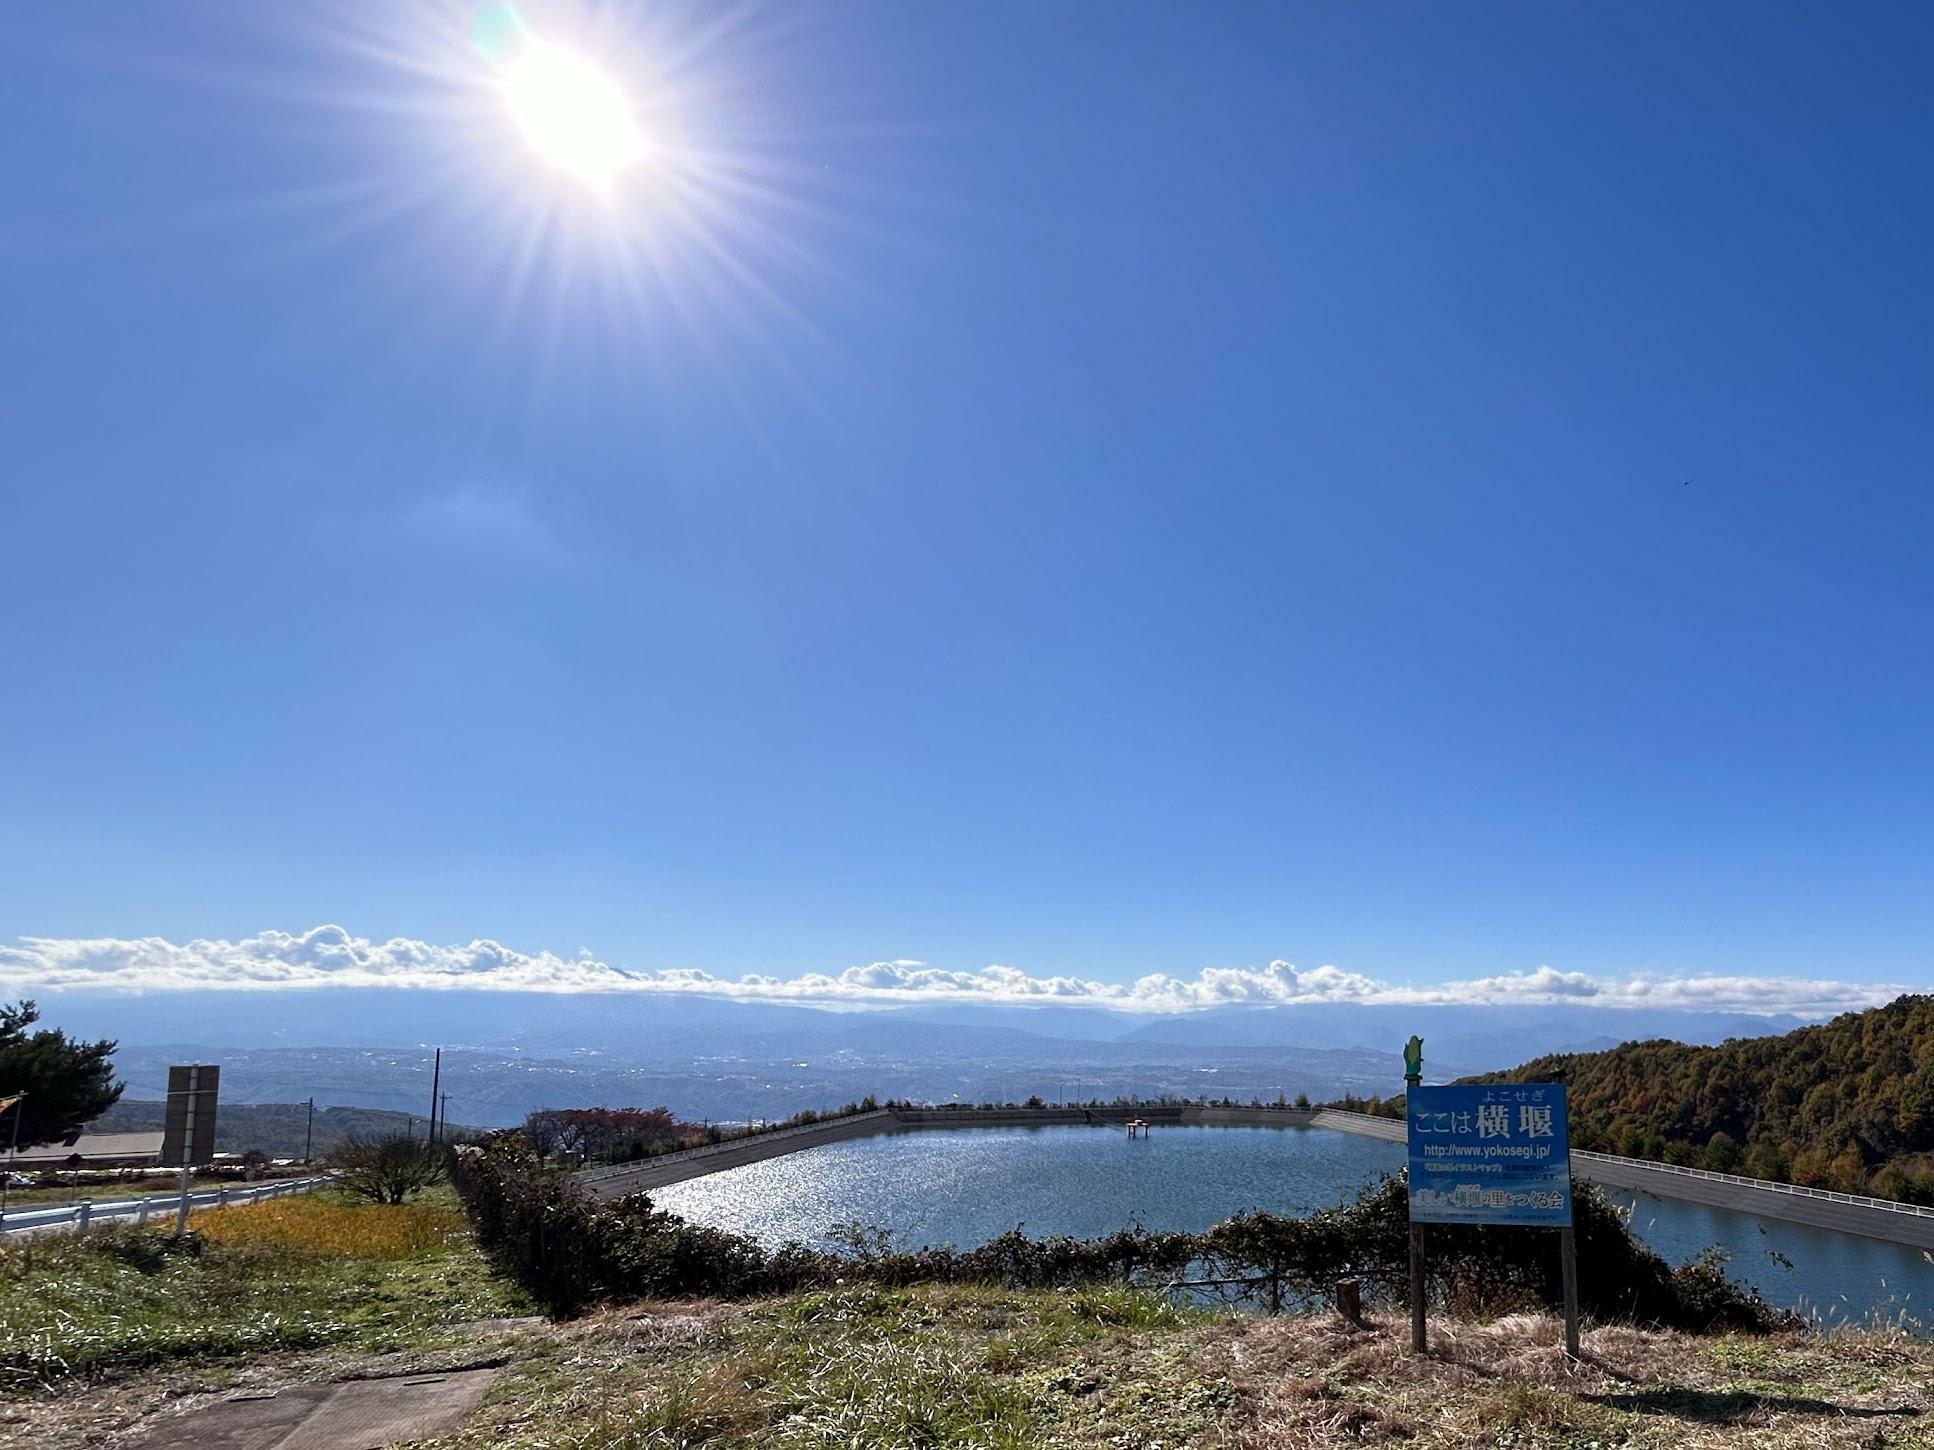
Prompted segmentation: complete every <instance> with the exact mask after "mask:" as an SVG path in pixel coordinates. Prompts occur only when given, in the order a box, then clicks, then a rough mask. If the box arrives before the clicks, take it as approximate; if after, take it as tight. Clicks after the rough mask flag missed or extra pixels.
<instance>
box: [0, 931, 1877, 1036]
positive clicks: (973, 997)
mask: <svg viewBox="0 0 1934 1450" xmlns="http://www.w3.org/2000/svg"><path fill="white" fill-rule="evenodd" d="M325 987H341V988H362V989H368V988H373V987H391V988H410V989H416V990H423V989H431V990H458V991H498V992H557V993H598V992H609V993H680V994H690V995H700V996H710V997H727V998H740V999H749V1000H759V1001H768V1002H792V1003H802V1004H814V1003H819V1004H855V1005H868V1004H871V1005H890V1004H896V1003H909V1002H981V1003H989V1004H1013V1005H1034V1006H1043V1005H1058V1006H1077V1007H1102V1008H1109V1009H1113V1010H1116V1011H1124V1012H1191V1011H1200V1010H1203V1009H1206V1008H1211V1007H1229V1006H1245V1005H1247V1006H1281V1005H1291V1004H1295V1003H1345V1002H1347V1003H1356V1004H1361V1005H1384V1004H1388V1005H1480V1004H1486V1003H1489V1004H1527V1005H1534V1004H1541V1003H1555V1002H1565V1003H1570V1004H1573V1005H1597V1006H1603V1007H1610V1008H1619V1007H1654V1008H1683V1009H1694V1010H1707V1011H1734V1012H1760V1013H1770V1012H1792V1013H1795V1014H1798V1015H1801V1016H1825V1015H1830V1014H1832V1013H1835V1012H1844V1011H1852V1010H1855V1009H1858V1008H1862V1007H1871V1006H1875V1005H1877V1004H1879V1003H1882V1002H1886V1001H1889V1000H1891V999H1892V998H1894V997H1897V996H1899V995H1900V994H1901V993H1902V992H1903V991H1906V990H1907V989H1906V988H1904V987H1900V986H1895V985H1889V984H1885V983H1862V982H1842V981H1831V980H1818V979H1811V978H1802V977H1745V976H1660V975H1648V974H1634V975H1630V976H1622V977H1610V976H1592V975H1588V974H1586V973H1583V972H1561V971H1558V970H1556V969H1554V968H1552V967H1538V968H1536V969H1535V970H1532V971H1525V972H1513V973H1506V974H1502V975H1499V976H1491V977H1477V978H1472V979H1468V980H1465V981H1459V982H1437V983H1431V984H1429V985H1425V986H1411V985H1406V984H1399V983H1392V982H1386V981H1379V980H1377V979H1375V978H1371V977H1367V976H1363V975H1360V974H1358V973H1355V972H1348V971H1343V970H1341V969H1340V968H1337V967H1333V966H1322V967H1313V968H1310V969H1309V970H1302V969H1300V968H1297V967H1295V966H1292V965H1291V964H1290V963H1288V962H1281V961H1277V962H1271V963H1270V964H1269V965H1268V966H1267V967H1204V968H1203V969H1202V970H1200V971H1199V972H1197V973H1196V974H1195V975H1194V976H1192V977H1176V976H1170V975H1168V974H1166V973H1155V974H1153V975H1150V976H1145V977H1141V978H1138V979H1137V980H1135V981H1134V982H1130V983H1127V984H1122V983H1116V982H1100V981H1091V980H1088V979H1085V978H1081V977H1070V976H1052V977H1037V976H1032V975H1030V974H1028V973H1026V972H1023V971H1021V970H1019V969H1017V968H1014V967H1004V966H989V967H982V968H980V969H979V970H976V971H952V970H948V969H945V968H939V967H931V966H928V965H926V964H925V963H923V962H912V961H890V962H875V963H873V964H871V965H869V966H857V967H848V968H846V969H845V970H844V971H842V972H838V973H833V974H826V973H818V972H808V973H805V974H802V975H800V976H795V977H775V976H767V975H764V974H761V973H748V974H746V975H744V976H740V977H719V976H714V975H712V974H711V973H708V972H702V971H696V970H692V969H682V968H679V969H670V970H659V971H628V970H626V969H624V968H622V967H615V966H612V965H610V964H609V963H606V962H602V961H599V960H597V959H596V958H594V957H593V956H591V955H590V954H589V953H588V952H585V953H580V954H579V955H577V956H575V957H563V956H558V955H556V954H554V953H552V952H535V953H530V952H520V951H516V950H514V949H512V948H510V947H506V946H504V945H502V944H500V943H498V942H494V941H473V942H471V943H469V944H468V945H467V946H437V945H434V944H432V943H429V942H422V941H413V940H410V939H409V938H406V937H392V938H391V939H389V940H388V941H374V940H372V939H370V938H368V937H359V936H353V935H351V934H350V933H349V932H347V931H345V930H344V929H343V928H342V927H339V926H318V927H315V928H313V929H312V930H310V931H306V932H302V933H299V934H292V933H289V932H281V931H265V932H262V933H260V934H259V935H256V936H251V937H244V938H243V939H241V940H240V941H224V940H196V941H189V942H182V943H175V942H171V941H168V940H166V939H164V938H161V937H139V938H128V939H118V938H51V937H23V938H21V940H20V944H19V945H18V946H0V994H9V995H21V994H25V993H32V992H70V991H71V992H91V993H102V992H115V993H127V992H183V991H216V990H220V991H238V990H255V991H279V990H300V989H312V988H325Z"/></svg>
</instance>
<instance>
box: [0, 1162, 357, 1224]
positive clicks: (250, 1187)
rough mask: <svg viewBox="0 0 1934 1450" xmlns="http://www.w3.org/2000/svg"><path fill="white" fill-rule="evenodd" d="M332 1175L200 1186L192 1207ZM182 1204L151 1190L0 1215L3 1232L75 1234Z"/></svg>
mask: <svg viewBox="0 0 1934 1450" xmlns="http://www.w3.org/2000/svg"><path fill="white" fill-rule="evenodd" d="M330 1177H331V1175H330V1174H327V1173H318V1174H316V1175H314V1176H313V1177H310V1178H282V1179H278V1180H276V1181H275V1182H273V1183H248V1184H237V1185H236V1186H234V1187H233V1188H202V1189H196V1190H195V1191H194V1192H192V1193H190V1194H189V1195H188V1206H189V1207H190V1208H191V1209H203V1208H228V1207H231V1206H234V1205H239V1204H244V1203H259V1202H260V1201H261V1200H263V1199H265V1198H281V1197H283V1196H285V1195H287V1194H291V1193H307V1192H308V1191H309V1190H310V1189H312V1188H320V1187H321V1186H322V1185H323V1184H325V1183H327V1182H329V1180H330ZM180 1206H181V1195H180V1194H179V1193H150V1194H146V1195H143V1196H142V1197H139V1198H91V1199H90V1198H82V1199H77V1200H75V1201H74V1202H73V1203H62V1204H57V1205H54V1206H51V1207H40V1208H16V1209H9V1210H8V1211H7V1212H6V1214H5V1215H4V1216H0V1234H10V1233H25V1232H27V1231H28V1230H30V1229H46V1228H69V1227H71V1228H72V1229H73V1230H74V1232H75V1233H86V1232H87V1231H88V1229H89V1228H91V1227H93V1226H94V1225H95V1224H98V1223H109V1222H118V1221H123V1220H125V1221H130V1222H133V1223H135V1224H137V1225H140V1224H145V1223H147V1222H148V1220H149V1219H151V1218H156V1217H162V1218H165V1217H166V1216H167V1215H169V1214H171V1213H174V1212H175V1211H176V1210H177V1209H178V1208H180Z"/></svg>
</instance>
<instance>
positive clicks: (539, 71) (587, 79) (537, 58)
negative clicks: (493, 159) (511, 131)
mask: <svg viewBox="0 0 1934 1450" xmlns="http://www.w3.org/2000/svg"><path fill="white" fill-rule="evenodd" d="M500 84H501V87H502V90H503V94H504V100H505V102H506V103H507V104H508V105H509V107H510V113H511V116H512V118H513V119H514V120H515V121H516V123H517V128H518V130H519V131H521V132H522V133H523V135H524V139H525V140H526V141H528V142H529V143H530V145H531V148H532V149H533V150H535V151H536V152H537V154H538V155H540V156H542V157H543V158H544V159H545V160H546V161H548V162H550V163H551V165H553V166H555V167H557V168H558V169H559V170H561V171H566V172H568V173H570V174H571V175H572V176H575V177H577V178H578V179H580V180H582V181H586V182H589V183H591V184H593V185H595V186H600V187H603V186H609V185H610V184H611V183H612V182H613V181H615V180H616V179H617V177H618V176H619V174H620V173H621V172H623V171H625V170H626V169H627V168H628V167H630V166H631V165H633V164H634V163H635V162H636V161H638V160H639V158H640V157H641V156H642V155H643V153H644V137H643V136H642V135H641V134H640V133H639V130H638V126H637V123H636V121H635V120H633V118H632V114H631V106H630V103H629V102H627V101H626V99H625V94H624V92H623V91H622V90H621V89H620V88H619V86H618V83H617V82H616V81H615V80H613V79H612V78H611V77H610V75H608V74H607V73H606V72H605V71H603V70H602V69H600V68H599V67H598V66H597V65H596V64H595V63H594V62H592V61H590V60H588V59H586V58H585V57H584V56H582V55H579V54H578V53H577V52H576V51H573V50H568V49H566V48H565V47H563V46H561V45H552V44H548V43H546V42H543V41H532V42H531V43H530V44H528V45H526V46H525V47H524V49H523V50H522V52H521V53H519V54H518V56H517V57H516V58H515V59H514V60H512V61H511V62H510V64H509V65H507V66H506V67H505V68H504V73H503V78H502V80H501V82H500Z"/></svg>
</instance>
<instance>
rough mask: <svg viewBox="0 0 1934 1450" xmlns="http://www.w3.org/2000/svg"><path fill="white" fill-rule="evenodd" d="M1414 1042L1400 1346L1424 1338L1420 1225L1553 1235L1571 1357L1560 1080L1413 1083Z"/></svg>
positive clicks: (1570, 1251)
mask: <svg viewBox="0 0 1934 1450" xmlns="http://www.w3.org/2000/svg"><path fill="white" fill-rule="evenodd" d="M1422 1048H1423V1044H1422V1042H1421V1041H1420V1040H1419V1039H1417V1038H1415V1037H1413V1038H1411V1039H1410V1042H1409V1044H1408V1045H1407V1046H1406V1047H1405V1048H1404V1083H1405V1096H1404V1121H1405V1138H1406V1140H1407V1145H1408V1148H1409V1160H1410V1161H1409V1165H1408V1168H1407V1170H1406V1173H1407V1177H1408V1180H1409V1185H1408V1186H1409V1195H1410V1347H1411V1350H1412V1351H1413V1352H1415V1353H1418V1354H1421V1353H1423V1352H1424V1349H1425V1335H1424V1239H1423V1226H1424V1225H1425V1224H1430V1223H1476V1224H1499V1225H1506V1226H1515V1227H1520V1228H1555V1229H1557V1230H1558V1255H1559V1269H1560V1273H1561V1275H1562V1277H1563V1280H1564V1298H1565V1352H1566V1353H1568V1354H1570V1355H1571V1356H1572V1357H1573V1358H1576V1357H1577V1355H1578V1251H1577V1244H1576V1242H1575V1241H1574V1239H1573V1236H1572V1224H1571V1149H1570V1144H1569V1135H1568V1134H1567V1132H1566V1123H1565V1088H1564V1084H1563V1083H1539V1082H1531V1083H1474V1084H1457V1085H1454V1086H1450V1087H1428V1088H1427V1087H1424V1086H1422V1085H1421V1081H1420V1078H1421V1071H1422V1066H1423V1063H1422V1056H1423V1053H1422Z"/></svg>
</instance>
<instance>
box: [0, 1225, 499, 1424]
mask: <svg viewBox="0 0 1934 1450" xmlns="http://www.w3.org/2000/svg"><path fill="white" fill-rule="evenodd" d="M192 1223H193V1226H194V1230H195V1232H194V1233H193V1234H192V1235H190V1237H189V1238H188V1239H187V1240H186V1241H177V1240H174V1239H173V1238H172V1237H170V1236H169V1235H168V1234H166V1233H164V1232H163V1231H162V1230H160V1229H158V1228H150V1229H147V1230H138V1229H134V1228H131V1227H117V1228H107V1229H101V1230H97V1231H96V1232H93V1233H90V1234H87V1235H85V1236H81V1237H77V1236H75V1235H72V1234H45V1235H35V1236H33V1237H30V1238H22V1239H18V1240H9V1241H5V1242H4V1243H0V1393H8V1392H11V1393H22V1392H33V1391H36V1390H40V1389H44V1388H46V1387H47V1386H50V1385H53V1384H56V1383H58V1382H60V1381H62V1380H65V1379H69V1378H72V1377H75V1376H86V1375H95V1374H99V1373H102V1372H105V1371H110V1370H117V1369H122V1368H126V1367H128V1366H132V1365H150V1364H155V1363H160V1362H165V1361H171V1360H180V1359H191V1358H201V1357H216V1358H219V1357H225V1356H234V1355H241V1354H251V1353H257V1352H261V1351H264V1350H275V1349H287V1348H303V1347H311V1346H317V1345H324V1344H337V1343H341V1344H347V1345H352V1346H354V1347H357V1348H360V1349H365V1350H383V1349H394V1348H398V1347H403V1346H406V1345H414V1344H420V1343H424V1342H427V1341H430V1340H434V1339H435V1338H436V1337H437V1336H438V1335H439V1333H442V1332H444V1331H446V1330H447V1329H448V1327H449V1326H451V1325H453V1324H457V1323H460V1322H462V1321H464V1320H469V1319H478V1318H485V1317H490V1316H498V1315H505V1314H515V1313H519V1312H521V1311H522V1310H523V1308H524V1305H523V1301H522V1299H521V1297H520V1296H519V1295H517V1294H516V1293H515V1292H514V1291H512V1290H510V1289H509V1288H507V1287H506V1286H505V1285H503V1284H502V1283H501V1282H500V1281H499V1280H497V1279H496V1278H494V1277H493V1276H492V1275H491V1274H490V1273H489V1272H488V1271H487V1270H486V1269H485V1267H484V1265H483V1262H482V1260H481V1259H480V1258H478V1256H477V1254H476V1252H475V1250H474V1248H472V1246H471V1243H470V1237H469V1233H468V1231H467V1230H466V1229H465V1228H464V1225H463V1221H462V1216H461V1214H460V1213H459V1212H458V1210H457V1208H456V1206H455V1203H454V1201H453V1200H452V1199H451V1198H450V1197H449V1196H448V1195H447V1193H446V1194H444V1195H443V1196H441V1197H433V1198H428V1199H426V1200H425V1201H423V1202H420V1203H416V1204H409V1205H405V1206H403V1207H401V1208H387V1207H378V1206H375V1205H367V1204H355V1203H351V1202H349V1201H348V1200H347V1199H345V1198H343V1197H341V1196H339V1195H337V1194H333V1193H328V1192H323V1193H315V1194H305V1195H302V1196H299V1197H294V1198H286V1199H280V1200H276V1201H272V1202H269V1203H263V1204H256V1205H250V1206H247V1207H238V1208H230V1209H213V1210H208V1211H205V1212H202V1213H199V1214H197V1215H195V1217H194V1219H193V1220H192Z"/></svg>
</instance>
